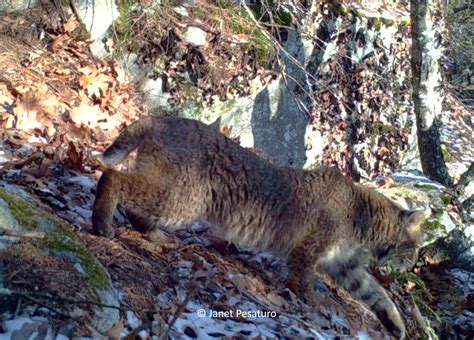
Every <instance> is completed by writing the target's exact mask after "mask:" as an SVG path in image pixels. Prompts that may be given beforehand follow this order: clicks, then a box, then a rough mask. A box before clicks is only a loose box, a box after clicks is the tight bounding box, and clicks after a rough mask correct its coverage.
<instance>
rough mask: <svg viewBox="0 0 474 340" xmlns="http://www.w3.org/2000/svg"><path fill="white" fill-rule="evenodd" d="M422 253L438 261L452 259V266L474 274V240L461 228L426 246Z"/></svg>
mask: <svg viewBox="0 0 474 340" xmlns="http://www.w3.org/2000/svg"><path fill="white" fill-rule="evenodd" d="M422 253H423V254H426V255H429V256H430V257H432V258H433V259H434V260H436V261H450V262H451V265H450V266H452V267H456V268H460V269H464V270H468V271H470V272H471V273H473V274H474V241H473V240H472V239H471V238H469V237H468V236H466V235H465V234H464V233H463V232H462V231H461V230H459V229H454V230H452V231H451V232H450V233H449V234H448V235H447V236H446V237H443V238H440V239H438V240H437V241H436V242H434V243H433V244H431V245H429V246H427V247H425V248H424V249H423V250H422ZM473 288H474V287H473Z"/></svg>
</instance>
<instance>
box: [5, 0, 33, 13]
mask: <svg viewBox="0 0 474 340" xmlns="http://www.w3.org/2000/svg"><path fill="white" fill-rule="evenodd" d="M36 2H37V1H36V0H6V1H1V2H0V11H6V12H13V11H22V10H25V9H28V8H32V7H34V6H35V5H36Z"/></svg>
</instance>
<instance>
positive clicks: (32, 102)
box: [14, 91, 42, 131]
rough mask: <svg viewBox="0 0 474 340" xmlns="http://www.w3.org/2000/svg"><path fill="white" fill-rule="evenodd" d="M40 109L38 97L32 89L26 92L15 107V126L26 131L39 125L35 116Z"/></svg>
mask: <svg viewBox="0 0 474 340" xmlns="http://www.w3.org/2000/svg"><path fill="white" fill-rule="evenodd" d="M41 109H42V107H41V105H40V103H39V99H38V97H37V96H36V95H35V93H34V92H33V91H28V92H26V93H25V94H24V95H23V97H22V98H21V100H20V101H19V102H18V104H17V105H16V107H15V111H14V114H15V118H16V124H15V127H16V128H17V129H19V130H23V131H28V130H31V129H34V128H37V127H40V126H41V123H40V122H38V121H37V119H36V116H37V114H38V111H40V110H41Z"/></svg>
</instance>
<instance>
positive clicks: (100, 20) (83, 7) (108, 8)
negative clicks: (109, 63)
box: [76, 0, 120, 58]
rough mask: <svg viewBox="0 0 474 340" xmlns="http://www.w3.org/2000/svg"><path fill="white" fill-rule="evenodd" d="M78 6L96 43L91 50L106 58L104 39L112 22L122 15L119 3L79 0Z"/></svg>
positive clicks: (104, 0) (103, 0) (107, 0)
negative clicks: (118, 6) (119, 10)
mask: <svg viewBox="0 0 474 340" xmlns="http://www.w3.org/2000/svg"><path fill="white" fill-rule="evenodd" d="M76 7H77V12H78V15H79V17H80V19H81V22H82V23H84V26H85V28H86V29H87V31H88V32H89V34H90V36H91V39H92V40H94V43H93V44H92V45H91V51H92V53H93V54H94V56H96V57H98V58H104V57H105V56H106V55H107V50H106V49H105V45H104V43H103V40H105V39H106V37H107V33H106V32H107V30H108V29H109V27H110V25H111V24H112V22H113V21H114V20H115V19H117V18H118V17H119V16H120V13H119V12H118V9H117V5H116V4H115V1H113V0H95V1H89V0H78V1H76Z"/></svg>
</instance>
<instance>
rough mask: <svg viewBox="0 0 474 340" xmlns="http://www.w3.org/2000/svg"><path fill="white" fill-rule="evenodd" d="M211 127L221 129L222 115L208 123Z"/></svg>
mask: <svg viewBox="0 0 474 340" xmlns="http://www.w3.org/2000/svg"><path fill="white" fill-rule="evenodd" d="M208 126H209V127H210V128H211V129H214V130H216V131H219V129H220V127H221V117H220V116H219V118H217V119H216V120H215V121H214V122H212V123H211V124H209V125H208Z"/></svg>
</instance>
